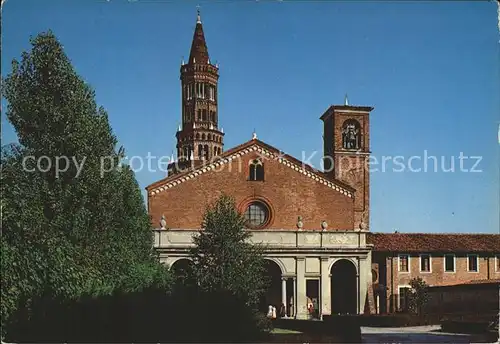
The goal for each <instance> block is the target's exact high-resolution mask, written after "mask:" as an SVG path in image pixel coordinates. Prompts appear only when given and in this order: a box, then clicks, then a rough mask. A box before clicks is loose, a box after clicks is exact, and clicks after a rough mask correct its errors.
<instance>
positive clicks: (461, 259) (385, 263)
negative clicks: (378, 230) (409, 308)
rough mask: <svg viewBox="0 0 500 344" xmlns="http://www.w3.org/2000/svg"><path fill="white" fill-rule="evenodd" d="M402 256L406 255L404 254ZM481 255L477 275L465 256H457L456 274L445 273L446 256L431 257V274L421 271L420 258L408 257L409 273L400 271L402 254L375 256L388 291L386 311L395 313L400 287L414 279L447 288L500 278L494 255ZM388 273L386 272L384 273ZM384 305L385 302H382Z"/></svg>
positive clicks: (407, 284) (381, 280)
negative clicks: (469, 267) (420, 279)
mask: <svg viewBox="0 0 500 344" xmlns="http://www.w3.org/2000/svg"><path fill="white" fill-rule="evenodd" d="M401 254H403V253H401ZM477 255H478V272H471V271H468V258H467V254H465V253H460V254H459V253H457V254H455V272H446V271H445V268H444V260H445V258H444V254H442V253H439V254H438V253H433V254H431V265H430V266H431V271H430V272H421V271H420V255H418V254H410V255H409V272H402V271H399V270H400V269H399V254H394V256H392V255H385V254H380V253H375V254H374V258H373V259H374V262H376V263H378V264H379V276H380V283H383V284H385V286H386V287H387V288H388V290H387V296H386V301H385V302H387V310H388V311H389V312H391V311H394V310H396V309H397V308H398V305H399V287H400V286H401V287H403V286H409V284H410V281H411V279H413V278H416V277H421V278H422V279H423V280H424V281H425V282H426V283H427V284H428V285H430V286H444V285H450V284H457V283H463V282H468V281H471V280H485V279H498V278H500V270H499V269H498V268H497V267H496V264H497V259H496V258H495V255H492V254H481V253H477ZM381 270H385V271H381ZM382 302H383V301H382Z"/></svg>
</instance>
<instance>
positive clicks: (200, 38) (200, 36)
mask: <svg viewBox="0 0 500 344" xmlns="http://www.w3.org/2000/svg"><path fill="white" fill-rule="evenodd" d="M197 11H198V15H197V18H196V28H195V29H194V35H193V43H192V44H191V52H190V54H189V63H200V64H208V63H209V62H208V61H209V57H208V48H207V42H206V41H205V34H204V33H203V26H202V24H201V16H200V9H199V8H198V10H197Z"/></svg>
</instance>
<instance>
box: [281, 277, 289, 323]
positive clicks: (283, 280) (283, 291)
mask: <svg viewBox="0 0 500 344" xmlns="http://www.w3.org/2000/svg"><path fill="white" fill-rule="evenodd" d="M286 280H287V278H286V277H281V303H282V304H284V305H285V318H286V310H287V308H288V307H287V305H286V304H287V301H286ZM280 310H281V307H280Z"/></svg>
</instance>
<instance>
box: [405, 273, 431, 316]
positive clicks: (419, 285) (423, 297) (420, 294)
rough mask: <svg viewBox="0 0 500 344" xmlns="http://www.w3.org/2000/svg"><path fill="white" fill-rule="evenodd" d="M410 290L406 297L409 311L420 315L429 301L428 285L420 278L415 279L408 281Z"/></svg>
mask: <svg viewBox="0 0 500 344" xmlns="http://www.w3.org/2000/svg"><path fill="white" fill-rule="evenodd" d="M410 286H411V290H410V291H409V295H408V306H409V310H410V311H411V312H413V313H416V314H418V315H421V314H422V311H423V309H424V307H425V306H426V305H427V302H428V301H429V293H428V287H429V286H428V285H427V283H426V282H425V281H424V280H423V279H422V278H421V277H415V278H413V279H412V280H411V281H410Z"/></svg>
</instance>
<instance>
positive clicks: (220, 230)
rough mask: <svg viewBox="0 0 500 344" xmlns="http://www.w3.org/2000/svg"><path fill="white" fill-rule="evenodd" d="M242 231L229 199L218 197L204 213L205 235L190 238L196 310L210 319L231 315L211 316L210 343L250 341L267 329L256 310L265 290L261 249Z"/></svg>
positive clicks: (261, 316) (240, 217)
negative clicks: (214, 341)
mask: <svg viewBox="0 0 500 344" xmlns="http://www.w3.org/2000/svg"><path fill="white" fill-rule="evenodd" d="M244 227H245V219H244V217H243V216H242V215H241V214H240V213H239V212H238V211H237V209H236V207H235V203H234V200H233V198H231V197H229V196H226V195H222V196H221V197H220V198H219V199H218V200H217V201H216V202H215V203H214V204H212V205H211V206H209V207H208V208H207V210H206V212H205V214H204V219H203V230H202V231H201V232H200V234H199V235H198V236H195V237H194V238H193V240H194V244H195V246H194V247H193V249H192V250H191V258H192V261H193V264H192V267H191V269H190V271H191V272H192V274H193V276H194V278H193V280H195V281H196V283H197V290H198V300H199V301H197V303H196V305H197V306H199V307H200V308H202V309H203V311H204V312H209V313H210V314H213V312H214V311H215V312H217V310H219V311H221V310H223V311H224V312H225V311H226V310H227V311H228V314H231V319H228V320H227V321H225V322H221V321H219V319H212V318H213V317H212V318H211V322H210V323H209V324H208V325H206V326H207V328H209V329H210V331H208V332H206V333H207V334H206V336H207V338H212V339H213V340H217V341H222V340H223V339H224V340H233V341H237V340H239V339H242V338H243V339H246V340H248V339H249V338H250V337H251V336H253V335H256V334H258V333H261V332H262V331H265V330H268V329H269V324H268V323H266V319H263V318H264V317H263V315H262V314H259V313H258V311H257V309H258V302H259V298H260V296H261V294H262V293H263V292H264V291H265V288H266V277H265V268H264V258H263V246H261V245H258V244H252V243H250V242H249V241H248V239H249V238H250V236H251V233H250V232H248V231H245V230H243V228H244ZM202 314H204V313H203V312H202ZM208 317H209V318H210V316H208ZM212 320H213V321H212Z"/></svg>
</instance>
